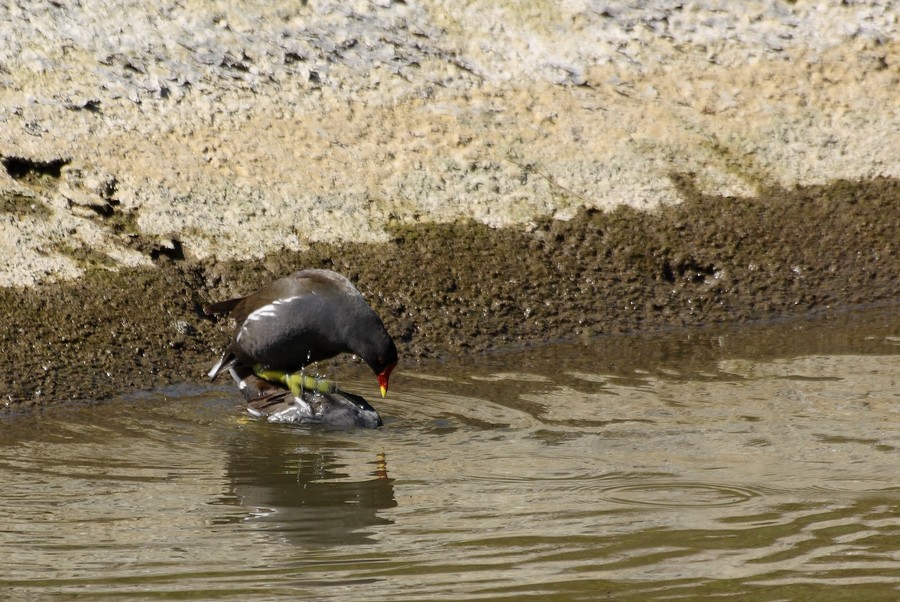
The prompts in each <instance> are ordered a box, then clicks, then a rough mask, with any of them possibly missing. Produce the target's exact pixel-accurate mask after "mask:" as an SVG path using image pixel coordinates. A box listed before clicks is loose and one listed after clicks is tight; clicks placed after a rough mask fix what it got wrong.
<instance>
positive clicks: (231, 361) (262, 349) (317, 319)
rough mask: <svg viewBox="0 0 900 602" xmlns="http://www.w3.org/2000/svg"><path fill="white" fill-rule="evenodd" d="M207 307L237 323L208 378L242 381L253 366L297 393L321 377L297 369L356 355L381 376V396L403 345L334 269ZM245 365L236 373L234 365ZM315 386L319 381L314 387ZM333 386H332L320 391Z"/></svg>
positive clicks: (301, 273)
mask: <svg viewBox="0 0 900 602" xmlns="http://www.w3.org/2000/svg"><path fill="white" fill-rule="evenodd" d="M204 311H205V312H206V313H207V314H213V313H230V314H232V316H233V317H234V318H235V320H236V321H237V328H236V329H235V332H234V337H233V338H232V340H231V343H230V344H229V345H228V347H227V348H226V349H225V352H224V353H223V354H222V358H221V359H220V360H219V361H218V362H217V363H216V365H215V366H213V368H212V370H210V372H209V376H210V378H215V377H216V376H217V375H218V374H220V373H221V372H222V371H224V370H230V371H231V372H232V377H234V378H235V380H238V382H242V381H241V379H240V378H239V376H246V372H247V370H246V368H247V367H249V368H250V369H251V370H252V371H253V372H254V373H255V375H256V376H258V377H260V378H262V379H265V380H269V381H274V382H276V383H281V384H284V385H287V386H289V387H290V388H291V390H292V391H293V392H294V394H295V396H298V393H300V392H301V391H302V390H303V387H310V385H309V384H305V383H309V382H310V381H315V379H313V378H312V377H308V376H303V375H302V373H301V374H300V375H297V374H296V373H298V372H300V371H302V369H303V368H304V367H305V366H307V365H309V364H311V363H313V362H317V361H320V360H325V359H328V358H331V357H334V356H336V355H338V354H340V353H353V354H355V355H357V356H359V357H360V358H361V359H362V360H363V361H364V362H366V364H368V366H369V367H370V368H371V369H372V371H373V372H375V374H376V375H377V377H378V384H379V386H380V388H381V395H382V397H383V396H384V395H386V394H387V389H388V379H389V378H390V375H391V371H392V370H393V369H394V366H396V365H397V348H396V347H395V346H394V341H393V340H392V339H391V337H390V335H389V334H388V333H387V330H385V328H384V324H383V323H382V321H381V318H379V317H378V315H377V314H376V313H375V312H374V311H373V310H372V308H371V307H369V305H368V303H366V301H365V299H364V298H363V296H362V295H361V294H360V292H359V291H358V290H357V289H356V287H354V286H353V284H352V283H351V282H350V281H349V280H348V279H347V278H345V277H344V276H342V275H340V274H338V273H336V272H332V271H330V270H302V271H299V272H295V273H293V274H291V275H290V276H286V277H284V278H279V279H278V280H276V281H274V282H272V283H271V284H268V285H266V286H264V287H262V288H261V289H259V290H258V291H256V292H255V293H253V294H251V295H247V296H246V297H239V298H237V299H229V300H227V301H220V302H219V303H213V304H211V305H209V306H207V307H206V308H204ZM242 367H243V370H241V371H240V375H238V374H236V373H235V370H234V369H235V368H239V369H240V368H242ZM326 384H328V385H330V383H326ZM316 387H318V384H317V383H316V382H313V383H312V385H311V388H312V389H313V392H315V389H316ZM333 391H334V389H333V387H332V388H331V389H325V390H323V391H321V393H322V394H325V395H327V394H328V393H331V392H333ZM300 397H302V395H300Z"/></svg>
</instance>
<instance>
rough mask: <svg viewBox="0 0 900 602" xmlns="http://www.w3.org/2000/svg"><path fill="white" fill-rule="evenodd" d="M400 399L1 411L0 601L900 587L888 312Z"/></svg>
mask: <svg viewBox="0 0 900 602" xmlns="http://www.w3.org/2000/svg"><path fill="white" fill-rule="evenodd" d="M347 376H348V375H347V374H343V375H342V378H341V384H342V385H343V386H345V387H346V388H347V389H349V390H356V391H359V392H362V393H365V394H368V395H369V396H371V395H372V394H373V393H375V394H377V391H375V384H374V380H373V379H372V378H371V376H370V375H366V374H364V373H362V372H353V373H352V375H350V376H349V378H348V377H347ZM391 385H392V387H391V395H390V397H389V398H388V399H387V400H385V401H379V402H377V407H378V408H379V410H380V411H381V413H382V415H383V417H384V418H385V422H386V426H385V427H384V428H382V429H380V430H377V431H350V432H347V431H328V430H322V429H312V430H310V429H305V428H297V427H290V426H285V425H271V424H266V423H262V422H255V421H253V420H250V419H249V418H247V417H245V416H244V414H243V413H242V412H241V410H240V404H239V402H238V399H237V395H236V392H235V391H233V390H232V389H230V388H227V387H224V386H220V387H216V388H199V389H198V388H191V387H180V388H173V389H171V390H168V391H163V392H159V393H156V394H142V395H137V396H131V397H129V398H127V399H121V400H117V401H115V402H112V403H108V404H105V405H102V406H99V407H90V408H65V409H56V410H54V411H50V412H47V413H45V414H43V415H38V416H32V417H27V418H18V419H15V420H11V421H6V422H4V423H2V424H0V428H2V431H0V436H2V438H0V442H2V443H0V449H2V458H0V491H2V495H0V517H2V519H0V521H2V522H0V555H2V558H3V563H2V572H0V597H4V596H8V597H9V598H12V599H32V598H43V597H53V596H58V597H59V598H64V599H78V598H84V599H102V598H114V599H129V598H133V599H149V598H155V599H240V600H270V599H276V598H282V597H283V598H291V599H304V600H329V599H333V600H357V601H358V600H426V599H432V600H433V599H440V600H475V599H488V598H489V599H508V600H523V599H540V600H598V599H601V600H602V599H616V600H629V599H633V600H647V599H692V598H697V597H700V596H705V597H730V598H733V599H741V600H746V599H756V600H788V599H793V600H796V599H816V600H831V599H835V600H837V599H840V600H844V599H858V600H893V599H897V598H900V312H898V310H897V309H896V308H894V309H889V310H879V311H869V312H864V313H857V314H852V315H846V316H843V317H841V318H839V319H832V320H829V321H818V322H807V323H793V324H784V325H776V326H766V327H760V326H755V327H746V328H742V329H725V330H717V331H709V330H705V331H691V332H687V333H685V332H678V333H673V334H671V335H668V336H655V337H624V338H614V339H613V338H607V339H599V340H596V341H593V342H592V343H591V344H590V345H585V346H579V345H575V346H556V347H548V348H540V349H534V350H530V351H527V352H523V353H519V354H516V355H504V356H496V357H479V358H471V360H470V361H467V362H463V363H458V364H457V363H446V364H442V365H438V366H429V367H427V368H415V367H407V368H406V370H405V371H399V372H397V373H395V377H394V378H393V379H392V382H391Z"/></svg>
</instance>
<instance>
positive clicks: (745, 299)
mask: <svg viewBox="0 0 900 602" xmlns="http://www.w3.org/2000/svg"><path fill="white" fill-rule="evenodd" d="M690 183H691V181H690V179H688V178H681V179H679V186H680V187H681V189H682V192H683V194H684V195H685V198H686V199H687V200H686V201H685V202H684V203H682V204H679V205H675V206H669V207H664V208H660V209H658V210H656V211H653V212H644V211H639V210H634V209H630V208H625V207H622V208H620V209H618V210H615V211H612V212H601V211H597V210H582V211H580V212H579V213H577V214H576V215H575V216H574V217H573V218H572V219H570V220H567V221H560V220H554V219H552V218H546V219H543V220H539V221H537V222H536V223H535V224H534V225H533V226H529V227H527V228H521V227H520V228H514V227H508V228H500V229H494V228H490V227H488V226H485V225H482V224H478V223H476V222H473V221H465V222H457V223H453V224H444V225H438V224H428V225H417V226H407V225H402V226H398V227H397V228H396V229H394V230H392V231H391V239H390V240H389V241H387V242H383V243H357V244H345V243H319V244H316V245H313V246H312V247H311V248H310V249H308V250H306V251H302V252H295V251H281V252H279V253H275V254H272V255H269V256H267V257H265V258H264V259H262V260H253V261H234V260H232V261H211V262H199V261H195V260H191V259H184V258H178V257H174V258H173V257H170V256H168V255H159V256H157V257H156V259H155V260H154V261H155V263H156V265H155V266H154V267H150V268H144V267H137V268H126V269H120V270H118V271H111V270H108V269H105V268H103V267H94V268H91V269H89V270H88V271H87V273H86V275H85V276H84V277H82V278H79V279H77V280H75V281H72V282H67V283H58V284H51V285H40V286H38V287H36V288H27V289H26V288H6V289H0V308H2V310H0V311H2V316H0V319H2V321H3V323H4V324H5V328H4V329H3V330H2V331H0V333H2V335H0V337H2V338H0V345H2V348H3V349H4V365H5V366H7V369H6V370H4V372H3V374H2V379H3V381H2V384H0V386H2V390H3V391H4V404H5V406H6V408H7V410H8V411H19V410H23V409H25V408H29V407H35V406H41V405H44V404H47V403H53V402H59V401H67V400H75V401H92V400H96V399H102V398H104V397H108V396H110V395H114V394H119V393H122V392H123V391H128V390H133V389H141V388H149V387H158V386H162V385H164V384H166V383H172V382H200V381H202V380H203V377H204V374H205V373H206V371H207V370H208V368H209V365H210V363H211V362H212V360H213V359H214V358H215V356H216V354H217V353H218V352H220V351H221V348H222V346H223V345H224V344H225V343H226V342H227V340H228V338H229V334H230V331H231V329H232V328H233V326H232V325H231V323H230V322H228V321H227V320H222V321H218V322H217V321H215V320H213V319H212V318H210V317H208V316H205V315H204V314H203V312H202V310H201V308H202V306H203V305H205V304H207V303H209V302H210V301H213V300H218V299H222V298H226V297H229V296H233V295H238V294H244V293H247V292H249V291H252V290H254V289H255V288H256V287H258V286H260V285H261V284H263V283H265V282H267V281H270V280H272V279H274V278H276V277H278V276H280V275H283V274H285V273H288V272H290V271H293V270H295V269H299V268H301V267H327V268H332V269H335V270H338V271H341V272H342V273H344V274H346V275H347V276H348V277H350V278H351V279H352V280H354V281H355V282H356V283H357V284H358V286H359V288H360V290H361V291H362V292H363V294H364V295H365V296H366V297H367V298H368V299H369V301H370V303H371V305H372V306H373V307H374V308H375V309H376V311H378V312H379V313H380V314H381V315H382V316H383V318H384V321H385V324H386V326H387V328H388V330H389V331H390V332H391V333H392V335H393V336H394V337H395V339H396V341H397V343H398V347H399V350H400V354H401V358H402V362H403V363H405V364H406V365H407V366H410V365H414V364H415V363H416V362H417V361H420V360H424V361H427V360H429V359H435V358H442V357H449V356H453V357H465V356H474V355H477V354H479V353H483V352H486V351H489V350H493V351H497V350H500V351H502V350H504V349H515V348H519V347H521V346H523V345H532V344H540V343H543V342H549V341H561V340H573V339H582V340H591V339H592V338H593V337H595V336H596V335H601V334H610V333H626V332H646V331H654V330H661V329H665V328H673V327H695V326H702V325H708V324H721V323H739V322H747V321H756V320H765V319H773V318H783V317H799V316H807V315H809V314H811V313H816V312H819V313H821V312H829V311H842V310H846V309H848V308H852V307H859V306H864V305H872V304H882V305H883V304H889V305H892V306H893V307H897V308H898V310H900V306H898V305H897V300H898V299H900V270H898V266H900V257H898V241H897V237H896V233H897V232H898V231H900V215H898V212H897V211H896V207H897V199H898V198H900V181H897V180H889V179H878V180H874V181H871V182H862V183H860V182H854V183H849V182H838V183H835V184H833V185H831V186H816V187H809V188H797V189H795V190H791V191H787V190H771V191H768V192H766V193H765V194H763V195H762V196H760V197H753V198H734V197H732V198H722V197H713V196H709V195H704V194H702V193H700V192H698V191H696V190H694V189H692V188H691V186H690ZM473 361H474V360H473Z"/></svg>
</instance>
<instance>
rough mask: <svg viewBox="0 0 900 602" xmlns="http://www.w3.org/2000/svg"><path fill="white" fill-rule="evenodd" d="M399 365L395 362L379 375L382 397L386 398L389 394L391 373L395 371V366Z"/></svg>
mask: <svg viewBox="0 0 900 602" xmlns="http://www.w3.org/2000/svg"><path fill="white" fill-rule="evenodd" d="M396 365H397V362H394V363H393V364H391V365H390V366H388V367H387V368H385V369H384V370H383V371H382V372H381V374H379V375H378V386H379V387H381V396H382V397H386V396H387V392H388V379H389V378H390V377H391V371H392V370H393V369H394V366H396Z"/></svg>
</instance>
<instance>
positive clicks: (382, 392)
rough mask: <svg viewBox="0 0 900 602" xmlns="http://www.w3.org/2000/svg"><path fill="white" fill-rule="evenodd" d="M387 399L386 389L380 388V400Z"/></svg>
mask: <svg viewBox="0 0 900 602" xmlns="http://www.w3.org/2000/svg"><path fill="white" fill-rule="evenodd" d="M385 397H387V388H385V387H381V398H382V399H384V398H385Z"/></svg>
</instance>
